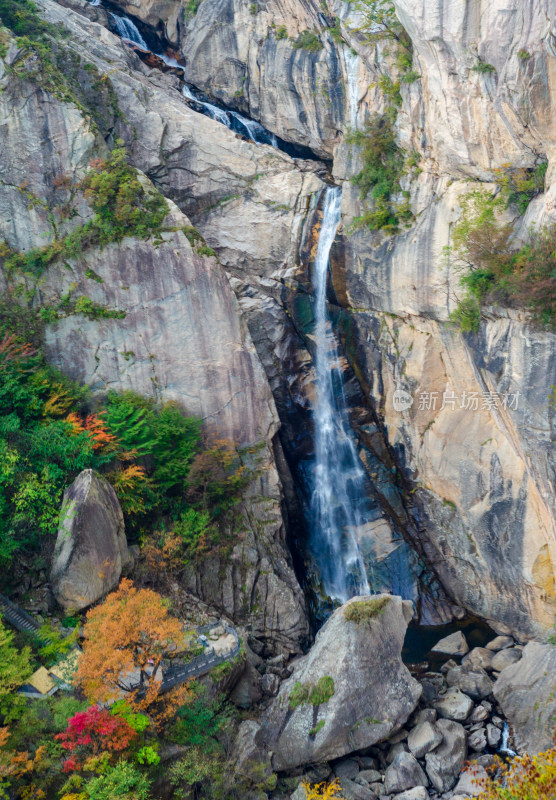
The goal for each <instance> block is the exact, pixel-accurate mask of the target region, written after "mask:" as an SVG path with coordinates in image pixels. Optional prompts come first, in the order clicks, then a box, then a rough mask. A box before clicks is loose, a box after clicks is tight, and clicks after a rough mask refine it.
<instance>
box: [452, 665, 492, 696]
mask: <svg viewBox="0 0 556 800" xmlns="http://www.w3.org/2000/svg"><path fill="white" fill-rule="evenodd" d="M458 686H459V688H460V690H461V691H462V692H463V693H464V694H466V695H469V697H472V698H473V700H483V699H484V698H485V697H488V696H489V695H490V694H492V689H493V687H494V683H493V682H492V681H491V679H490V678H489V677H488V675H487V674H486V672H485V671H484V669H473V670H466V669H465V668H463V671H462V673H461V676H460V679H459V681H458Z"/></svg>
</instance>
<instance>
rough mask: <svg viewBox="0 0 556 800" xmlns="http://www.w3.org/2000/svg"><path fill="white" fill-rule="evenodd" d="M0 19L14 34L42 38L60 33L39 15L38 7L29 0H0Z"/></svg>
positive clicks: (35, 38)
mask: <svg viewBox="0 0 556 800" xmlns="http://www.w3.org/2000/svg"><path fill="white" fill-rule="evenodd" d="M0 20H2V23H3V25H5V26H6V28H9V29H10V30H11V31H12V32H13V33H14V34H15V35H16V36H27V37H29V39H34V40H42V39H44V37H45V36H52V37H57V36H59V35H60V29H59V28H58V27H57V26H56V25H52V23H50V22H46V21H45V20H43V19H42V18H41V17H40V15H39V9H38V8H37V6H36V5H35V3H32V2H31V0H0Z"/></svg>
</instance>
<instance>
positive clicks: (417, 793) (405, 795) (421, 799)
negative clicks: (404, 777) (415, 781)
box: [393, 786, 429, 800]
mask: <svg viewBox="0 0 556 800" xmlns="http://www.w3.org/2000/svg"><path fill="white" fill-rule="evenodd" d="M393 800H429V793H428V792H427V790H426V789H425V787H424V786H415V787H414V788H413V789H408V790H407V792H402V793H401V794H395V795H394V797H393Z"/></svg>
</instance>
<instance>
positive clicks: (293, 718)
mask: <svg viewBox="0 0 556 800" xmlns="http://www.w3.org/2000/svg"><path fill="white" fill-rule="evenodd" d="M412 614H413V609H412V605H411V603H409V602H407V601H404V600H402V599H401V598H400V597H393V596H391V595H377V596H374V597H370V598H369V597H367V598H364V597H356V598H353V599H352V600H350V601H348V602H347V603H346V604H345V605H343V606H342V607H341V608H338V609H337V610H336V611H335V612H334V613H333V614H332V616H331V617H330V618H329V619H328V621H327V622H326V624H325V625H324V626H323V627H322V628H321V630H320V631H319V633H318V634H317V637H316V640H315V643H314V645H313V647H312V648H311V650H310V651H309V653H308V654H307V655H306V656H304V657H303V658H301V659H299V660H298V661H297V663H296V665H295V668H294V671H293V674H292V675H291V677H290V678H289V679H288V680H287V681H285V682H284V683H283V684H282V686H281V689H280V693H279V694H278V696H277V697H276V698H275V700H274V701H273V702H272V705H271V706H270V708H269V709H268V711H267V713H266V715H265V717H264V718H263V722H262V733H263V736H264V738H265V740H266V742H267V744H268V747H269V749H270V750H272V752H273V760H272V763H273V766H274V769H275V770H289V769H294V768H295V767H298V766H299V765H301V764H308V763H314V762H319V761H327V760H330V759H335V758H340V757H341V756H343V755H346V754H347V753H351V752H353V751H355V750H361V749H363V748H366V747H370V746H371V745H373V744H375V743H377V742H380V741H383V740H385V739H388V738H389V737H390V736H391V735H392V734H393V733H395V732H396V731H398V730H399V729H400V728H401V727H402V725H403V724H404V723H405V721H406V720H407V718H408V717H409V715H410V714H411V712H412V711H413V709H414V708H415V706H416V705H417V702H418V700H419V697H420V695H421V687H420V685H419V684H418V683H417V681H415V680H414V679H413V678H412V677H411V675H410V673H409V671H408V670H407V668H406V667H405V666H404V664H403V663H402V660H401V649H402V645H403V640H404V636H405V631H406V629H407V624H408V622H409V620H410V619H411V616H412ZM319 701H320V702H319Z"/></svg>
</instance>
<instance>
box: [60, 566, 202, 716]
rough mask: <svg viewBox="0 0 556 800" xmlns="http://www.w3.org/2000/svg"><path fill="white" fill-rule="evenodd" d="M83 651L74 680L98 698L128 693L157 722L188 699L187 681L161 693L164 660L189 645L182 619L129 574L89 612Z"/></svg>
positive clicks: (99, 700) (98, 700) (91, 697)
mask: <svg viewBox="0 0 556 800" xmlns="http://www.w3.org/2000/svg"><path fill="white" fill-rule="evenodd" d="M84 637H85V642H84V645H83V655H82V657H81V659H80V661H79V667H78V670H77V673H76V675H75V683H76V684H77V685H80V686H81V687H82V688H83V691H84V692H85V694H86V696H87V698H88V699H89V700H90V701H92V702H94V703H106V702H110V701H113V700H116V699H118V698H122V697H125V699H126V701H127V702H128V703H129V704H130V705H131V706H132V708H134V709H135V710H137V711H146V712H147V713H149V714H151V715H152V716H153V717H154V718H155V720H156V721H157V722H159V723H160V722H163V721H164V720H166V719H168V718H169V717H171V716H172V715H173V714H174V713H175V711H176V710H177V708H179V707H180V706H182V705H183V704H184V703H185V702H186V701H187V699H188V698H189V696H190V694H191V692H190V690H189V689H188V687H187V685H186V684H183V685H181V686H178V687H175V688H174V689H172V690H171V691H168V692H164V693H162V692H161V677H162V665H163V661H164V659H168V658H175V657H176V656H178V655H180V654H181V653H183V652H184V651H185V649H186V647H187V645H186V639H185V631H184V630H183V628H182V625H181V623H180V622H179V621H178V620H177V619H175V618H173V617H171V616H170V615H169V613H168V608H167V606H166V603H165V601H164V599H163V598H162V597H161V596H160V595H159V594H157V593H156V592H153V591H152V590H151V589H136V588H135V587H134V585H133V583H132V582H131V581H130V580H127V579H124V580H122V582H121V583H120V587H119V589H118V590H117V591H115V592H112V594H109V595H108V597H107V598H106V600H105V601H104V603H102V604H101V605H99V606H97V607H96V608H93V609H91V610H90V611H89V612H88V614H87V622H86V623H85V628H84Z"/></svg>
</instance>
